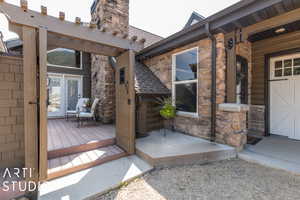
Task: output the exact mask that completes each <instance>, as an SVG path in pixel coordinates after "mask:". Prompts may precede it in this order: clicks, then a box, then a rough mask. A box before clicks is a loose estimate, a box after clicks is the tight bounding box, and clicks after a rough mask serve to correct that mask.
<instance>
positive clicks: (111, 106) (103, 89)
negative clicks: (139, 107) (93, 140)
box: [91, 0, 129, 123]
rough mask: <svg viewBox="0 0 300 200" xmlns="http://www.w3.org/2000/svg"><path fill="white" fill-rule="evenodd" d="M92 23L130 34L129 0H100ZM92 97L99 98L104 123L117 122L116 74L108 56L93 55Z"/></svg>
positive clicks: (101, 117) (100, 113)
mask: <svg viewBox="0 0 300 200" xmlns="http://www.w3.org/2000/svg"><path fill="white" fill-rule="evenodd" d="M92 21H94V22H96V23H97V26H98V28H101V27H102V26H106V28H107V31H112V30H117V31H118V32H119V34H128V26H129V0H118V1H116V0H99V2H98V4H97V6H96V9H95V11H94V13H92ZM91 57H92V65H91V72H92V73H91V76H92V97H93V98H99V99H100V103H99V105H98V116H99V117H100V119H101V120H102V121H103V122H104V123H110V122H113V121H114V120H115V72H114V69H113V67H112V66H111V65H110V63H109V59H108V57H107V56H101V55H92V56H91Z"/></svg>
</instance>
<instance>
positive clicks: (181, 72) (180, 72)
mask: <svg viewBox="0 0 300 200" xmlns="http://www.w3.org/2000/svg"><path fill="white" fill-rule="evenodd" d="M172 68H173V69H172V71H173V81H172V84H173V87H172V88H173V103H174V105H176V108H177V111H180V112H184V113H194V114H197V93H198V92H197V88H198V75H197V74H198V48H193V49H190V50H187V51H184V52H181V53H178V54H175V55H173V67H172Z"/></svg>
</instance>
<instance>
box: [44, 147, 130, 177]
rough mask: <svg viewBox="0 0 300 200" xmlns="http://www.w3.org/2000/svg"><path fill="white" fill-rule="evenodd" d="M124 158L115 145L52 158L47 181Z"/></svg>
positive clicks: (123, 154) (124, 154)
mask: <svg viewBox="0 0 300 200" xmlns="http://www.w3.org/2000/svg"><path fill="white" fill-rule="evenodd" d="M123 156H126V153H125V152H124V151H123V150H122V149H121V148H119V147H118V146H116V145H112V146H108V147H102V148H99V149H94V150H91V151H86V152H82V153H77V154H72V155H69V156H63V157H59V158H54V159H51V160H49V161H48V180H49V179H53V178H57V177H60V176H64V175H66V174H70V173H73V172H76V171H80V170H83V169H87V168H90V167H93V166H96V165H99V164H102V163H105V162H108V161H112V160H116V159H118V158H121V157H123Z"/></svg>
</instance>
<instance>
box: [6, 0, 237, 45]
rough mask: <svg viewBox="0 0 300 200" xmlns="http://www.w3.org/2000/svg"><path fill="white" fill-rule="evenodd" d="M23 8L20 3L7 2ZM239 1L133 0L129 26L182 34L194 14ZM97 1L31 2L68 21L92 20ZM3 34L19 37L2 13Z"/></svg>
mask: <svg viewBox="0 0 300 200" xmlns="http://www.w3.org/2000/svg"><path fill="white" fill-rule="evenodd" d="M5 1H6V2H8V3H12V4H16V5H19V0H5ZM238 1H239V0H129V2H130V4H129V7H130V10H129V23H130V25H132V26H135V27H138V28H141V29H144V30H146V31H149V32H152V33H154V34H157V35H160V36H162V37H167V36H170V35H171V34H174V33H176V32H178V31H180V30H181V29H182V28H183V27H184V25H185V23H186V22H187V20H188V19H189V17H190V15H191V14H192V12H193V11H196V12H198V13H199V14H201V15H202V16H204V17H208V16H210V15H212V14H214V13H216V12H218V11H220V10H222V9H224V8H226V7H228V6H230V5H232V4H234V3H236V2H238ZM92 2H93V0H28V7H29V9H31V10H36V11H40V6H41V5H43V6H47V8H48V15H52V16H58V13H59V11H63V12H65V14H66V20H69V21H74V19H75V17H80V18H81V19H82V21H85V22H89V21H90V18H91V17H90V6H91V5H92ZM0 31H2V32H3V34H4V40H7V39H10V38H14V37H16V35H15V34H14V33H10V32H9V31H8V30H7V20H6V18H5V17H4V16H3V15H1V14H0Z"/></svg>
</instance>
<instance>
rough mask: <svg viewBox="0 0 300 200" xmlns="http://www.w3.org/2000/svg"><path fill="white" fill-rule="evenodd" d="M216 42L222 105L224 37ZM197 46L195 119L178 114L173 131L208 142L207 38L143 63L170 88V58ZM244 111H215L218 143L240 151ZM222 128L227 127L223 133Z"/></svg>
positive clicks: (208, 58) (209, 42)
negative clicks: (196, 103) (196, 107)
mask: <svg viewBox="0 0 300 200" xmlns="http://www.w3.org/2000/svg"><path fill="white" fill-rule="evenodd" d="M215 37H216V39H217V104H224V103H225V88H226V87H225V84H226V82H225V80H226V54H225V42H224V35H223V34H217V35H215ZM194 47H198V49H199V63H198V66H199V68H198V71H199V73H198V74H199V76H198V116H189V115H178V116H177V117H176V118H175V123H174V125H175V129H176V130H178V131H181V132H184V133H186V134H189V135H193V136H197V137H201V138H205V139H210V135H211V129H210V127H211V41H210V39H208V38H206V39H203V40H200V41H198V42H194V43H191V44H189V45H186V46H184V47H181V48H177V49H175V50H173V51H170V52H167V53H165V54H162V55H159V56H156V57H153V58H151V59H148V60H145V61H144V63H145V64H146V65H147V66H148V67H149V68H150V69H151V71H152V72H153V73H154V74H155V75H156V76H157V77H158V78H159V79H160V80H161V81H162V82H163V83H164V84H165V85H166V86H167V87H168V88H169V89H172V82H171V80H172V78H171V77H172V55H173V54H175V53H178V52H181V51H184V50H187V49H190V48H194ZM245 127H246V112H244V111H242V112H240V111H231V112H227V111H223V110H218V111H217V136H216V139H217V142H220V143H224V144H229V145H231V146H234V147H236V148H237V149H240V148H242V147H243V146H244V144H245V141H246V131H245V130H246V128H245ZM222 128H226V129H225V130H223V129H222Z"/></svg>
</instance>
